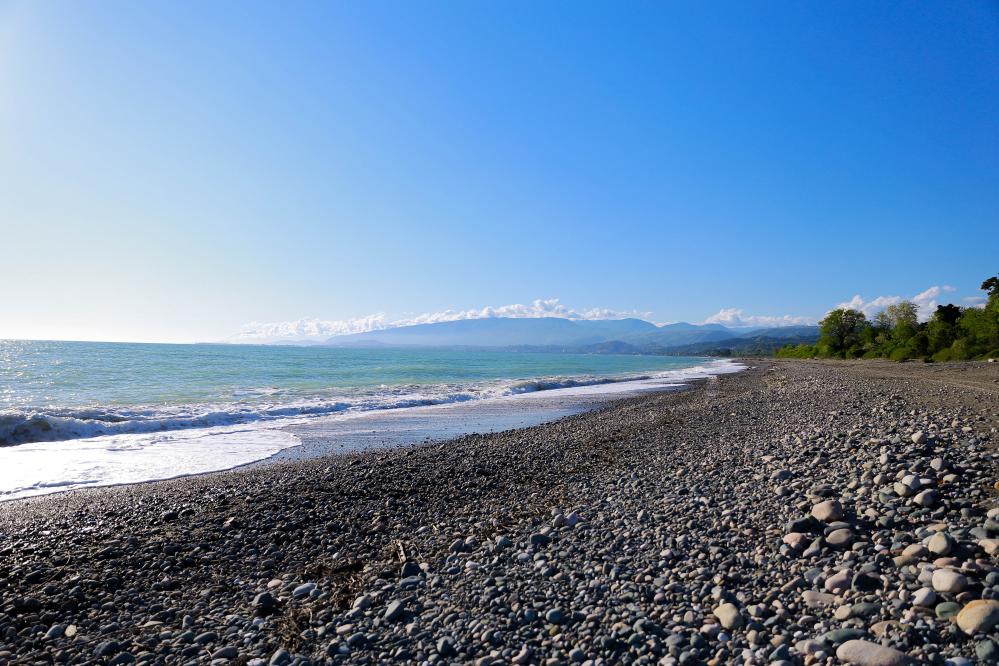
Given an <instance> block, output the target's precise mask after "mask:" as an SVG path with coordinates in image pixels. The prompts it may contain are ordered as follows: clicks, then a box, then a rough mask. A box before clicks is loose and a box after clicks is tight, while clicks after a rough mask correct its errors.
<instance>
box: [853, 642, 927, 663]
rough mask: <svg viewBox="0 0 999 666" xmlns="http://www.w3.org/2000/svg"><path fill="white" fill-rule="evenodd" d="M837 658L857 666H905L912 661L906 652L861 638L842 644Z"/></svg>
mask: <svg viewBox="0 0 999 666" xmlns="http://www.w3.org/2000/svg"><path fill="white" fill-rule="evenodd" d="M836 658H837V659H839V660H841V661H846V662H849V663H851V664H856V666H903V665H904V664H908V663H911V661H912V660H911V659H910V658H909V656H908V655H906V654H905V653H904V652H899V651H898V650H896V649H894V648H890V647H885V646H884V645H879V644H877V643H872V642H870V641H865V640H861V639H854V640H849V641H846V642H845V643H843V644H842V645H840V646H839V647H838V648H837V649H836Z"/></svg>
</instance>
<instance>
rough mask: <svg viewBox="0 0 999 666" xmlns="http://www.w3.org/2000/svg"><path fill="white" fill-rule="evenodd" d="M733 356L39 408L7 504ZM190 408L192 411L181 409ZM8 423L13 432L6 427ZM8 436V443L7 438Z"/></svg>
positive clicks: (640, 385) (706, 368)
mask: <svg viewBox="0 0 999 666" xmlns="http://www.w3.org/2000/svg"><path fill="white" fill-rule="evenodd" d="M743 368H744V366H742V365H739V364H737V363H733V362H730V361H714V362H709V363H705V364H702V365H698V366H694V367H689V368H683V369H677V370H668V371H664V372H659V373H650V374H643V375H637V376H619V377H569V378H566V377H548V378H540V379H535V380H530V381H508V382H498V383H492V384H487V385H482V386H478V387H472V388H469V387H465V388H463V389H461V390H457V389H456V388H454V387H436V388H434V387H431V388H427V387H420V388H421V389H422V390H419V391H418V390H415V388H413V389H399V388H396V389H387V388H386V389H383V391H382V392H381V393H376V394H372V395H368V396H358V397H356V398H354V400H353V402H346V401H344V402H338V401H325V402H315V403H298V404H291V405H287V404H286V405H280V404H272V405H268V406H262V405H257V406H255V407H249V406H242V407H239V408H232V409H229V410H225V409H221V410H218V409H217V410H215V411H204V412H203V413H200V414H199V413H196V412H197V410H198V409H202V410H203V409H204V408H203V407H200V406H186V407H175V408H172V409H173V410H174V411H172V412H168V411H166V410H165V409H163V408H159V409H148V410H147V409H142V408H132V409H129V410H124V409H118V410H116V409H104V408H87V409H85V410H76V411H75V412H74V413H73V414H74V415H72V416H70V415H68V414H67V413H66V412H61V413H59V414H44V415H39V414H33V415H21V416H20V417H17V416H16V415H12V414H10V413H7V414H6V415H5V416H4V417H3V418H6V419H7V420H6V421H3V419H2V418H0V441H3V437H4V436H6V437H23V436H26V435H31V432H32V431H29V430H25V428H35V429H37V433H36V434H35V435H34V436H36V437H45V436H48V437H50V438H51V439H52V440H57V441H34V442H30V443H23V444H17V445H13V446H0V500H5V499H14V498H18V497H28V496H31V495H40V494H44V493H51V492H58V491H62V490H72V489H75V488H85V487H94V486H106V485H117V484H123V483H137V482H141V481H152V480H158V479H167V478H173V477H177V476H185V475H190V474H199V473H204V472H210V471H217V470H223V469H229V468H232V467H237V466H239V465H244V464H247V463H251V462H255V461H258V460H263V459H265V458H269V457H270V456H272V455H274V454H275V453H277V452H279V451H281V450H283V449H286V448H289V447H293V446H296V445H298V444H299V443H300V441H299V439H298V438H297V437H295V436H294V435H292V434H291V433H289V432H286V431H284V430H279V429H278V428H283V427H285V426H290V425H295V424H301V423H306V422H309V423H312V422H317V421H318V420H319V419H321V418H327V419H328V418H334V419H340V418H360V417H364V416H365V415H366V414H372V413H373V412H375V411H376V410H384V409H399V410H405V409H407V408H413V407H426V406H438V405H439V406H445V405H448V404H453V403H457V402H466V401H469V400H489V401H490V402H496V401H500V402H501V401H505V400H525V399H527V400H534V399H542V398H543V397H544V396H555V395H557V396H561V397H579V396H582V397H587V398H589V397H597V396H600V395H622V394H627V393H637V392H643V391H650V390H662V389H663V388H669V387H675V386H680V385H682V384H683V383H684V382H686V381H690V380H693V379H697V378H703V377H708V376H711V375H718V374H725V373H730V372H738V371H739V370H742V369H743ZM183 410H187V411H186V412H184V411H183ZM3 428H6V430H3ZM8 441H9V440H8Z"/></svg>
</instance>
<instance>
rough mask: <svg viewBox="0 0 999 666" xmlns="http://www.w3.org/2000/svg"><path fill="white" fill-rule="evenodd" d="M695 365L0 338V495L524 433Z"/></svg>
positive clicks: (662, 360)
mask: <svg viewBox="0 0 999 666" xmlns="http://www.w3.org/2000/svg"><path fill="white" fill-rule="evenodd" d="M741 367H742V366H740V365H739V364H737V363H734V362H731V361H724V360H713V359H706V358H698V357H676V356H652V355H649V356H645V355H611V354H573V353H541V352H513V351H486V350H468V349H447V350H440V349H404V348H376V349H360V348H343V347H327V346H301V347H297V346H278V345H270V346H261V345H215V344H194V345H179V344H138V343H104V342H56V341H36V340H31V341H27V340H0V500H2V499H14V498H19V497H25V496H29V495H38V494H44V493H50V492H58V491H65V490H72V489H76V488H84V487H92V486H104V485H114V484H121V483H135V482H141V481H150V480H156V479H165V478H172V477H177V476H183V475H189V474H198V473H204V472H209V471H216V470H222V469H229V468H232V467H237V466H241V465H246V464H250V463H257V462H259V461H265V460H269V459H273V458H277V459H285V458H289V457H303V456H304V457H308V456H310V455H326V454H329V453H338V452H345V451H354V450H359V449H364V448H368V447H371V446H379V445H382V446H384V445H399V444H404V443H410V442H414V441H418V440H419V441H422V440H426V439H440V438H442V437H450V436H456V435H459V434H464V433H468V432H480V431H491V430H498V429H506V428H508V427H522V426H526V425H534V424H536V423H540V422H543V421H545V420H551V419H553V418H558V417H560V416H564V415H568V414H572V413H577V412H579V411H583V410H585V409H589V408H592V407H593V406H594V405H596V404H599V403H600V402H601V401H605V400H608V399H612V398H615V397H620V396H622V395H627V394H631V393H639V392H644V391H651V390H670V389H676V388H677V387H679V386H682V384H683V383H684V382H685V381H689V380H690V379H693V378H699V377H710V376H713V375H717V374H722V373H726V372H734V371H738V370H739V369H741Z"/></svg>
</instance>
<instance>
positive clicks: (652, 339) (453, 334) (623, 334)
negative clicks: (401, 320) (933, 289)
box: [327, 317, 819, 355]
mask: <svg viewBox="0 0 999 666" xmlns="http://www.w3.org/2000/svg"><path fill="white" fill-rule="evenodd" d="M818 333H819V332H818V328H817V327H815V326H789V327H780V328H728V327H725V326H722V325H721V324H688V323H684V322H681V323H675V324H664V325H662V326H657V325H656V324H653V323H651V322H648V321H644V320H642V319H602V320H582V319H563V318H557V317H536V318H512V317H493V318H488V319H464V320H458V321H446V322H438V323H432V324H417V325H413V326H400V327H398V328H389V329H384V330H378V331H368V332H365V333H355V334H352V335H340V336H334V337H332V338H330V339H329V340H328V341H327V344H329V345H334V346H344V347H346V346H350V347H375V346H379V347H380V346H393V347H403V346H409V347H489V348H517V349H521V350H524V349H527V348H530V349H534V350H538V351H542V350H543V351H552V350H558V351H584V352H589V353H616V354H621V353H625V354H639V353H686V354H702V353H709V352H717V353H719V355H725V354H726V353H741V352H743V351H744V350H746V349H749V348H754V349H755V348H765V351H766V352H771V351H773V350H774V349H777V348H778V347H781V346H782V345H785V344H791V343H799V342H814V341H815V340H816V339H818Z"/></svg>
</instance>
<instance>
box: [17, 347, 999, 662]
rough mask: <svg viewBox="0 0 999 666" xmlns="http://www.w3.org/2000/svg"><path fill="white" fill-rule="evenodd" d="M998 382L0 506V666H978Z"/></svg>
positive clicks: (941, 385)
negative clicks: (921, 664) (0, 665)
mask: <svg viewBox="0 0 999 666" xmlns="http://www.w3.org/2000/svg"><path fill="white" fill-rule="evenodd" d="M997 410H999V365H997V364H987V363H965V364H932V365H922V364H920V365H912V364H905V365H899V364H891V363H884V362H877V361H872V362H867V361H854V362H842V361H840V362H824V361H796V360H792V361H780V360H776V361H773V360H770V361H760V362H759V363H758V364H757V365H755V366H753V367H751V368H750V369H748V370H746V371H744V372H741V373H738V374H731V375H723V376H720V377H716V378H711V379H707V380H703V381H701V382H699V383H698V384H697V385H696V386H694V387H693V388H691V389H689V390H687V391H682V392H678V393H654V394H648V395H644V396H639V397H634V398H629V399H625V400H623V401H620V402H617V403H613V404H612V405H610V406H608V407H605V408H603V409H600V410H598V411H595V412H590V413H586V414H582V415H578V416H572V417H568V418H565V419H562V420H559V421H556V422H553V423H549V424H546V425H541V426H537V427H533V428H527V429H523V430H513V431H508V432H503V433H498V434H491V435H474V436H466V437H463V438H460V439H458V440H455V441H451V442H446V443H442V444H438V443H430V444H425V445H419V446H411V447H403V448H399V449H394V450H389V451H381V452H375V453H368V454H360V455H350V456H341V457H328V458H319V459H313V460H307V461H301V462H293V463H282V464H272V465H264V466H257V467H253V468H248V469H243V470H235V471H229V472H223V473H213V474H208V475H203V476H197V477H190V478H184V479H177V480H172V481H164V482H156V483H149V484H143V485H134V486H122V487H111V488H101V489H91V490H84V491H77V492H72V493H64V494H59V495H52V496H47V497H42V498H35V499H27V500H18V501H12V502H7V503H4V504H2V505H0V549H2V551H0V554H2V557H0V581H2V582H0V585H2V593H0V594H2V601H0V604H2V606H0V661H4V662H17V663H50V662H53V661H55V662H58V663H84V662H86V663H113V664H126V663H132V662H138V663H161V662H170V663H208V662H213V663H224V662H229V661H235V662H237V663H249V664H292V663H294V664H306V663H323V662H327V661H329V662H333V663H388V662H406V663H427V664H429V663H467V662H472V663H475V664H502V663H516V664H528V663H544V664H569V663H583V664H610V663H662V664H672V663H684V664H694V663H710V664H717V663H740V662H741V663H777V664H795V663H798V664H800V663H805V664H819V663H845V662H849V663H854V664H870V665H874V664H880V665H890V664H903V663H908V662H910V661H916V660H920V661H925V662H927V663H935V664H944V663H947V664H969V663H973V662H977V663H985V662H991V661H995V659H996V656H997V653H999V636H997V625H999V571H997V569H996V554H997V552H999V508H997V503H996V494H995V490H994V488H993V484H995V482H996V476H997V470H999V466H997V464H996V463H997V456H996V450H995V444H996V436H997V435H996V428H997V426H999V413H997Z"/></svg>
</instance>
